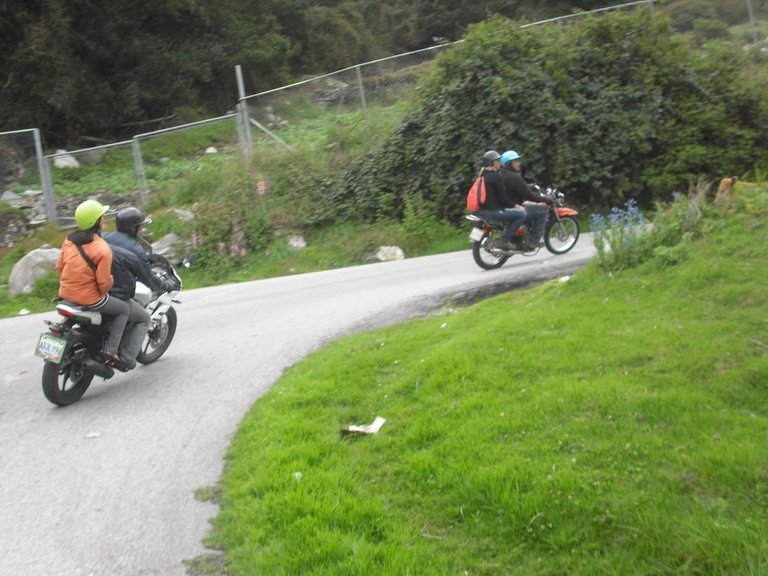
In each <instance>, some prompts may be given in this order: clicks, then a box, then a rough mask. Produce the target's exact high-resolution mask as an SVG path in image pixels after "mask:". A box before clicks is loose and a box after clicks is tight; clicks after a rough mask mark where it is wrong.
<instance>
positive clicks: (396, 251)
mask: <svg viewBox="0 0 768 576" xmlns="http://www.w3.org/2000/svg"><path fill="white" fill-rule="evenodd" d="M375 257H376V259H377V260H378V261H379V262H388V261H391V260H403V259H405V253H404V252H403V249H402V248H400V247H399V246H380V247H379V250H378V252H376V256H375Z"/></svg>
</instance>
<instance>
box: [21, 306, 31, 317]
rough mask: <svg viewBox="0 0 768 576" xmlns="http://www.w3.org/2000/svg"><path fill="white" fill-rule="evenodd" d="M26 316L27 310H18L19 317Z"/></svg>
mask: <svg viewBox="0 0 768 576" xmlns="http://www.w3.org/2000/svg"><path fill="white" fill-rule="evenodd" d="M27 314H29V310H27V309H26V308H22V309H21V310H19V316H26V315H27Z"/></svg>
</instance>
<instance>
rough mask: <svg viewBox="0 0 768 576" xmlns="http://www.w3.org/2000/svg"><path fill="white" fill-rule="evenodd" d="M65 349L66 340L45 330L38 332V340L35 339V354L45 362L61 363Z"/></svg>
mask: <svg viewBox="0 0 768 576" xmlns="http://www.w3.org/2000/svg"><path fill="white" fill-rule="evenodd" d="M66 349H67V341H66V340H64V339H63V338H59V337H57V336H53V335H52V334H49V333H48V332H45V333H43V334H40V340H38V341H37V347H36V348H35V356H40V357H41V358H42V359H44V360H45V361H46V362H51V363H53V364H61V359H62V358H63V357H64V351H65V350H66Z"/></svg>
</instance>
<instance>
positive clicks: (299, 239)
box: [288, 236, 307, 250]
mask: <svg viewBox="0 0 768 576" xmlns="http://www.w3.org/2000/svg"><path fill="white" fill-rule="evenodd" d="M288 247H289V248H293V249H294V250H301V249H302V248H306V247H307V241H306V240H304V236H289V237H288Z"/></svg>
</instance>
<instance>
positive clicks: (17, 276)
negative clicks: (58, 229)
mask: <svg viewBox="0 0 768 576" xmlns="http://www.w3.org/2000/svg"><path fill="white" fill-rule="evenodd" d="M59 252H60V250H59V249H58V248H38V249H37V250H32V252H29V253H27V254H26V255H25V256H24V257H23V258H22V259H21V260H19V261H18V262H17V263H16V265H15V266H14V267H13V270H11V276H10V278H8V292H9V293H10V294H11V295H13V296H16V295H18V294H28V293H30V292H32V289H33V288H34V287H35V282H36V281H37V280H38V279H40V278H42V277H43V276H45V275H46V274H50V273H51V272H53V271H54V270H55V266H56V260H57V259H58V257H59Z"/></svg>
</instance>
